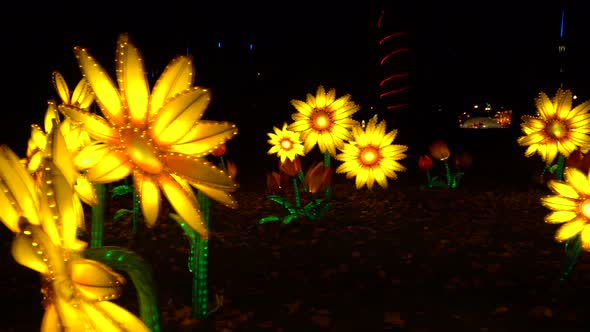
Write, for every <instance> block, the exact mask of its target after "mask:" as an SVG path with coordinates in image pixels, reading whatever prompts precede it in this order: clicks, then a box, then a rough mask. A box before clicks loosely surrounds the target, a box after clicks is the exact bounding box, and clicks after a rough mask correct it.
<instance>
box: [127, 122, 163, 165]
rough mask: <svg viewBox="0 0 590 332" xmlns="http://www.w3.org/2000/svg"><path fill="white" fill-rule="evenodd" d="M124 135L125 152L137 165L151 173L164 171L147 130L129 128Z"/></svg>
mask: <svg viewBox="0 0 590 332" xmlns="http://www.w3.org/2000/svg"><path fill="white" fill-rule="evenodd" d="M122 137H123V144H124V146H125V153H127V156H129V159H131V161H132V162H133V163H134V164H135V165H136V166H137V167H139V168H141V169H142V170H143V171H145V172H147V173H151V174H159V173H160V172H161V171H162V168H163V166H162V162H161V161H160V159H158V153H157V150H156V149H155V147H154V146H153V145H152V143H151V142H150V139H149V136H148V135H147V133H146V132H145V131H143V132H139V131H137V130H136V129H132V130H128V131H127V132H125V133H123V135H122Z"/></svg>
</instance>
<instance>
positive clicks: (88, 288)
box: [69, 258, 125, 301]
mask: <svg viewBox="0 0 590 332" xmlns="http://www.w3.org/2000/svg"><path fill="white" fill-rule="evenodd" d="M69 268H70V277H71V278H72V281H73V282H74V284H75V285H76V288H77V289H78V290H79V291H80V292H81V293H82V294H83V295H84V296H85V297H87V298H89V299H92V300H99V301H100V300H105V299H107V300H108V299H114V298H117V297H119V296H120V295H121V292H122V290H123V284H124V283H125V279H124V278H123V276H121V275H120V274H118V273H116V272H115V271H113V270H112V269H111V268H109V267H108V266H106V265H105V264H103V263H100V262H97V261H94V260H90V259H81V258H78V259H72V260H70V262H69Z"/></svg>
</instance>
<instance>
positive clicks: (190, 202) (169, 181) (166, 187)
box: [160, 176, 209, 240]
mask: <svg viewBox="0 0 590 332" xmlns="http://www.w3.org/2000/svg"><path fill="white" fill-rule="evenodd" d="M160 186H161V188H162V191H163V192H164V195H165V196H166V198H167V199H168V202H169V203H170V205H172V207H173V208H174V210H175V211H176V213H178V215H179V216H180V217H181V218H182V219H183V220H184V221H185V222H186V223H187V224H188V225H189V226H190V227H191V228H192V229H193V230H194V231H195V232H197V233H198V234H199V235H200V236H201V237H202V238H203V239H205V240H206V239H208V238H209V230H208V229H207V225H205V222H204V221H203V219H202V217H201V210H200V209H199V206H198V203H197V200H196V199H195V197H194V194H192V192H188V191H186V190H185V188H183V187H182V186H181V185H180V184H179V183H178V182H177V181H176V180H174V179H173V178H172V177H170V176H162V177H161V178H160Z"/></svg>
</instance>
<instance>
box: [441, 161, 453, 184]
mask: <svg viewBox="0 0 590 332" xmlns="http://www.w3.org/2000/svg"><path fill="white" fill-rule="evenodd" d="M443 162H444V163H445V173H446V175H447V187H448V188H451V187H452V183H451V182H452V179H451V168H450V167H449V162H448V160H447V159H445V160H443Z"/></svg>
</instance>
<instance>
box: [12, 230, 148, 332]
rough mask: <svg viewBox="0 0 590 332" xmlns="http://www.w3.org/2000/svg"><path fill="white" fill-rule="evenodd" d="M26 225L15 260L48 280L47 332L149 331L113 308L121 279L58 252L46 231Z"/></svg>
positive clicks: (71, 253)
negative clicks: (89, 331)
mask: <svg viewBox="0 0 590 332" xmlns="http://www.w3.org/2000/svg"><path fill="white" fill-rule="evenodd" d="M23 220H24V221H23ZM23 220H21V223H20V228H21V229H22V232H21V233H18V234H17V235H16V236H15V238H14V241H13V244H12V255H13V257H14V259H15V260H16V261H17V262H18V263H19V264H21V265H23V266H26V267H28V268H30V269H32V270H35V271H37V272H39V273H40V274H41V275H42V277H43V278H42V290H41V293H42V294H43V306H44V307H45V315H44V316H43V320H42V323H41V331H87V330H89V329H90V330H92V331H149V329H148V328H147V327H146V326H145V325H144V323H143V322H142V321H141V320H140V319H139V318H138V317H136V316H134V315H133V314H132V313H130V312H129V311H127V310H125V309H123V308H122V307H120V306H118V305H116V304H114V303H112V302H109V300H113V299H116V298H118V297H119V296H120V294H121V291H122V287H123V285H124V282H125V280H124V278H123V277H122V276H121V275H119V274H118V273H116V272H114V271H113V270H111V269H110V268H109V267H108V266H106V265H104V264H102V263H100V262H97V261H94V260H89V259H84V258H81V257H80V253H79V252H75V251H68V250H66V249H64V248H61V247H59V246H57V245H56V244H55V243H54V242H53V241H52V240H51V239H50V237H49V236H48V235H47V234H46V233H45V231H44V229H43V228H41V227H40V226H37V225H32V224H30V223H28V222H26V219H23Z"/></svg>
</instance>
